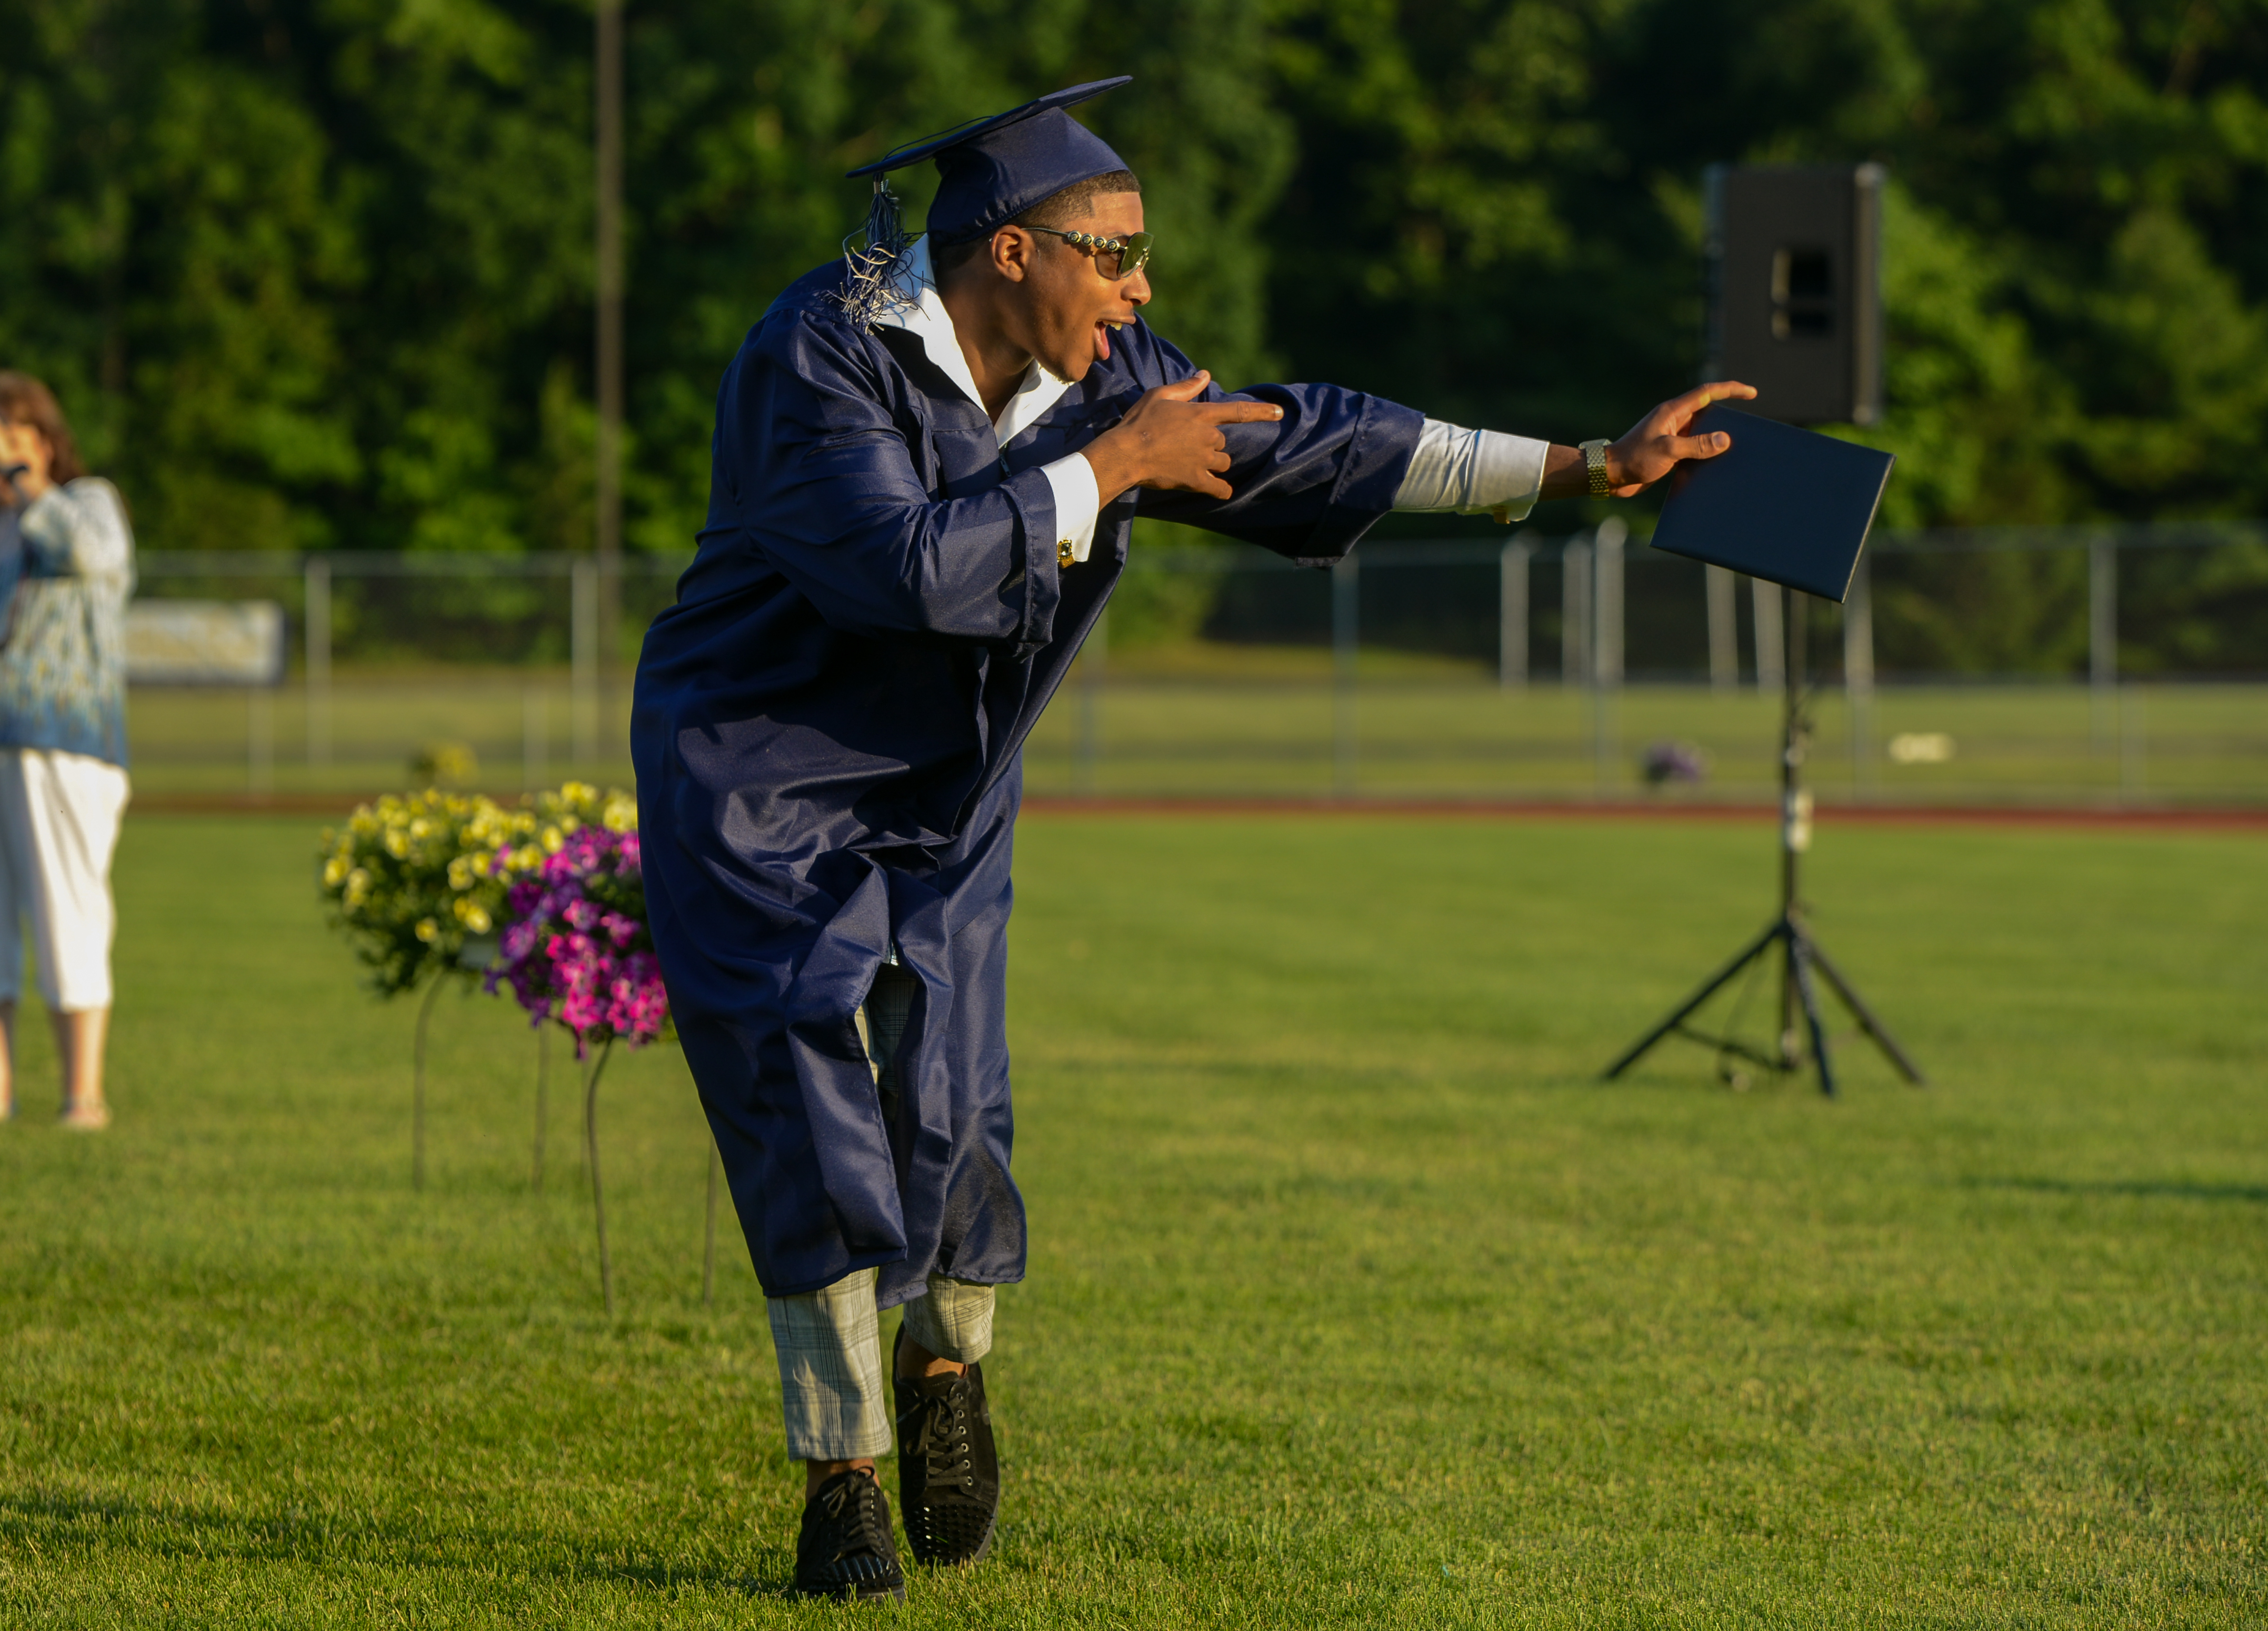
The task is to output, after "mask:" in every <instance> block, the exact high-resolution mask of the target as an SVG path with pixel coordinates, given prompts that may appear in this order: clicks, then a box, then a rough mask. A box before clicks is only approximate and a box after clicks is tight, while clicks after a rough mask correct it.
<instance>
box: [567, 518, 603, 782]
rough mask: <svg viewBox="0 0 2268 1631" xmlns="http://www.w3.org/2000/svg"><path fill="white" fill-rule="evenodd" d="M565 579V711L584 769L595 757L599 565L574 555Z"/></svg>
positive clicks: (576, 758)
mask: <svg viewBox="0 0 2268 1631" xmlns="http://www.w3.org/2000/svg"><path fill="white" fill-rule="evenodd" d="M569 577H570V582H571V594H570V599H571V603H572V604H571V616H570V620H569V621H570V629H569V638H570V639H571V642H572V650H573V663H572V665H571V666H572V668H573V672H574V685H575V695H574V699H573V702H571V704H570V710H569V711H570V712H571V715H572V716H573V719H574V722H575V723H574V732H573V735H574V746H575V762H576V764H577V765H578V767H587V766H588V765H589V764H590V762H591V761H592V760H594V759H596V758H597V757H598V756H599V746H598V733H599V732H598V726H599V563H598V562H597V561H596V560H595V559H593V557H591V556H589V555H578V556H576V557H575V562H574V564H573V566H572V567H571V569H570V570H569Z"/></svg>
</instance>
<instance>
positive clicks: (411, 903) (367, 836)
mask: <svg viewBox="0 0 2268 1631" xmlns="http://www.w3.org/2000/svg"><path fill="white" fill-rule="evenodd" d="M532 826H533V817H532V815H531V814H530V813H529V812H519V811H507V810H505V809H504V808H503V807H502V806H501V805H499V804H497V803H496V802H495V801H494V800H493V799H490V798H483V797H477V796H474V795H468V794H464V793H444V792H439V791H433V790H429V791H426V792H423V793H409V794H404V795H401V796H395V795H392V794H389V795H388V796H387V797H384V798H381V799H379V801H378V802H377V803H376V804H363V805H361V806H359V807H357V809H356V811H355V812H354V814H353V815H352V816H350V818H349V819H348V820H347V824H346V826H345V827H341V828H337V829H335V830H331V831H327V832H325V833H324V834H323V848H322V885H321V887H322V891H323V895H324V898H325V899H326V900H328V902H329V903H330V908H331V912H330V915H331V923H332V926H333V927H334V928H335V929H339V930H340V931H341V932H342V933H343V934H345V936H346V937H347V938H348V939H349V940H350V942H351V943H352V944H353V945H354V948H355V954H356V956H357V957H358V958H359V959H361V960H362V963H363V966H364V967H365V968H366V969H367V970H369V975H370V983H371V985H372V988H374V989H375V990H376V991H377V992H378V994H379V995H380V996H398V995H401V993H402V992H405V991H408V990H410V989H412V988H415V987H416V986H417V985H419V984H421V983H422V982H423V981H425V980H426V979H427V978H428V977H429V976H434V977H438V976H439V975H442V974H446V973H463V974H465V975H467V976H468V977H469V976H470V974H471V973H472V972H473V970H472V967H471V966H469V965H468V962H467V959H466V951H467V947H468V944H470V943H473V942H475V941H476V940H478V939H479V938H480V937H484V936H487V935H490V934H492V933H494V932H495V929H496V923H497V913H498V912H499V911H500V910H502V908H503V907H504V895H505V885H504V883H503V881H502V880H501V879H499V878H497V877H496V876H495V875H494V874H493V873H492V872H491V871H490V868H489V861H490V857H491V856H493V855H494V854H495V852H496V851H497V849H500V848H501V847H502V846H503V845H504V844H505V843H507V842H509V841H511V840H512V837H513V836H514V835H515V834H518V833H519V832H520V831H522V830H524V829H526V828H529V827H532ZM475 949H477V948H475Z"/></svg>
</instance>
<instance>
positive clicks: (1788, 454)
mask: <svg viewBox="0 0 2268 1631" xmlns="http://www.w3.org/2000/svg"><path fill="white" fill-rule="evenodd" d="M1712 430H1722V431H1724V432H1726V433H1727V435H1729V436H1730V437H1732V438H1733V445H1732V447H1731V449H1730V450H1729V451H1727V452H1722V453H1719V454H1718V455H1717V457H1716V458H1714V459H1688V460H1686V461H1685V462H1684V463H1683V464H1681V465H1679V466H1678V467H1677V468H1676V469H1675V471H1673V472H1672V473H1671V474H1670V477H1669V502H1668V503H1666V504H1664V505H1663V506H1662V507H1661V521H1660V522H1659V523H1657V524H1656V525H1655V527H1654V530H1653V547H1655V548H1656V549H1666V550H1668V552H1669V553H1670V554H1672V555H1689V556H1690V557H1691V558H1692V559H1694V560H1696V561H1706V562H1709V563H1710V564H1711V565H1712V566H1725V567H1730V568H1731V569H1733V570H1734V571H1735V572H1746V573H1747V574H1748V575H1749V577H1761V578H1764V579H1766V580H1768V581H1769V582H1771V583H1775V584H1786V585H1787V586H1788V587H1789V588H1790V589H1800V590H1802V591H1804V592H1805V593H1807V594H1814V595H1817V596H1818V597H1819V598H1820V599H1823V600H1840V599H1843V597H1844V596H1845V594H1847V593H1849V592H1850V589H1851V574H1852V572H1853V571H1854V570H1856V569H1857V568H1858V565H1859V547H1860V546H1862V545H1863V544H1865V543H1866V541H1867V528H1868V527H1870V526H1872V525H1874V509H1875V506H1877V505H1878V504H1880V503H1881V502H1882V489H1883V488H1884V487H1885V486H1887V485H1888V484H1889V479H1890V466H1891V464H1892V463H1893V462H1894V460H1893V459H1892V456H1891V455H1890V454H1889V453H1884V452H1877V451H1875V450H1874V448H1871V447H1859V446H1856V445H1854V444H1852V443H1849V442H1838V441H1837V440H1836V439H1835V438H1834V437H1831V436H1821V435H1820V434H1819V433H1818V432H1817V431H1815V430H1798V429H1797V428H1796V427H1795V426H1793V425H1784V424H1781V423H1780V422H1778V420H1773V419H1759V418H1757V417H1756V415H1754V414H1743V413H1737V412H1735V411H1734V409H1732V408H1724V407H1719V406H1712V407H1709V408H1703V409H1702V410H1701V411H1700V412H1699V413H1697V414H1696V415H1693V419H1692V422H1691V423H1690V424H1689V425H1688V426H1687V427H1686V431H1685V434H1686V435H1688V436H1706V435H1708V434H1709V432H1711V431H1712Z"/></svg>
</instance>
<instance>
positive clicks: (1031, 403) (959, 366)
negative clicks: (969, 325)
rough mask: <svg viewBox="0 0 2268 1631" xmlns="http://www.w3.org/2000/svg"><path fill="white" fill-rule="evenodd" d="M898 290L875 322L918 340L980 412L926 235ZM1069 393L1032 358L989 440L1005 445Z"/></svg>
mask: <svg viewBox="0 0 2268 1631" xmlns="http://www.w3.org/2000/svg"><path fill="white" fill-rule="evenodd" d="M899 287H900V288H901V289H902V290H905V291H906V292H905V293H904V294H902V295H901V296H900V298H898V299H896V300H895V301H893V302H892V303H891V304H889V305H886V306H884V307H883V308H882V310H881V311H880V312H879V313H878V314H877V315H876V317H875V319H874V320H875V321H876V322H877V323H880V324H881V325H883V326H885V327H890V328H902V329H904V330H905V331H906V332H907V333H908V334H915V335H917V336H919V338H920V340H921V342H922V349H923V350H924V352H926V353H927V354H928V356H929V360H930V361H931V362H932V363H934V364H937V366H938V368H939V371H941V372H942V373H943V374H944V375H945V377H946V378H948V379H950V380H952V381H953V383H954V385H956V386H959V387H960V388H961V394H962V395H963V396H965V397H967V398H968V400H970V401H972V402H974V403H976V405H977V406H978V407H979V408H982V407H983V405H984V399H983V397H982V396H981V395H979V394H978V393H977V390H976V375H974V374H972V373H971V372H969V371H968V357H967V356H964V355H963V354H962V352H961V341H960V338H959V337H958V335H956V334H954V327H953V314H952V313H951V312H947V311H946V309H945V301H944V299H943V298H942V297H941V296H939V293H938V292H937V276H936V270H935V268H934V267H933V265H932V262H931V261H930V253H929V237H928V234H926V233H924V234H923V235H922V236H921V237H919V238H917V239H914V242H913V246H912V247H911V248H910V249H909V250H907V251H906V256H905V265H904V267H903V268H902V274H901V278H900V283H899ZM1070 389H1071V386H1070V384H1069V382H1068V381H1065V380H1062V379H1058V378H1056V377H1055V376H1054V375H1053V374H1051V373H1049V371H1047V370H1046V369H1044V368H1042V367H1041V366H1040V364H1039V363H1038V362H1037V361H1036V360H1035V361H1034V362H1033V364H1032V365H1031V366H1030V367H1028V368H1027V369H1026V370H1025V371H1024V380H1023V383H1022V384H1021V385H1020V386H1017V387H1016V393H1015V395H1013V396H1012V397H1010V398H1009V399H1008V402H1007V406H1006V407H1005V408H1002V409H1001V410H1000V416H999V417H998V419H996V420H994V421H993V422H992V434H993V436H994V437H996V438H997V439H998V442H999V444H1000V445H1001V446H1003V447H1005V446H1007V445H1008V444H1009V443H1011V442H1013V441H1014V440H1015V439H1016V438H1017V437H1019V436H1021V435H1022V434H1023V433H1024V432H1025V431H1026V430H1028V429H1029V428H1030V427H1031V426H1032V424H1033V423H1034V422H1035V421H1037V420H1038V419H1039V418H1040V416H1041V415H1043V414H1045V413H1046V412H1047V411H1048V409H1049V408H1053V407H1054V406H1055V405H1056V403H1057V401H1059V400H1062V397H1063V393H1064V392H1066V391H1068V390H1070Z"/></svg>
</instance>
